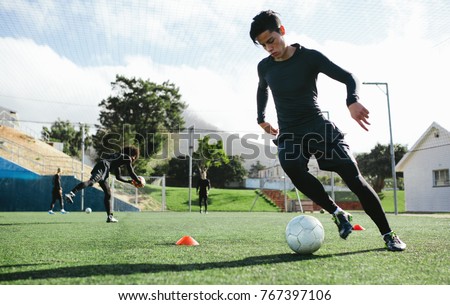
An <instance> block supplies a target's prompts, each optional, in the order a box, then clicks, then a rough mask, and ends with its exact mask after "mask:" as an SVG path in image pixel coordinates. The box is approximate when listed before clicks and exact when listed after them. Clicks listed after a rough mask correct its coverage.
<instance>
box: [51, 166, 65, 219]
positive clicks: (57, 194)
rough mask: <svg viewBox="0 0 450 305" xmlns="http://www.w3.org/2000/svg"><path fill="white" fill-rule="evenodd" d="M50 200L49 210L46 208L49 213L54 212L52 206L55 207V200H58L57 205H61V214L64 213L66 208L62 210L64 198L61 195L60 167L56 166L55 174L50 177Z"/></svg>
mask: <svg viewBox="0 0 450 305" xmlns="http://www.w3.org/2000/svg"><path fill="white" fill-rule="evenodd" d="M52 183H53V187H52V202H51V203H50V210H48V213H49V214H55V212H53V208H54V207H55V203H56V200H59V205H60V207H61V214H66V213H67V212H66V210H64V200H63V196H62V186H61V168H59V167H58V169H57V170H56V174H55V175H54V176H53V178H52Z"/></svg>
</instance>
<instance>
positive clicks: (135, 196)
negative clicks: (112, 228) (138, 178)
mask: <svg viewBox="0 0 450 305" xmlns="http://www.w3.org/2000/svg"><path fill="white" fill-rule="evenodd" d="M144 178H145V182H146V185H145V187H143V188H136V187H134V186H133V185H131V184H128V183H122V182H120V181H117V180H116V179H112V182H111V192H112V198H113V200H112V206H113V210H114V211H118V210H119V208H118V204H115V203H116V201H118V200H120V201H122V202H125V203H128V204H130V205H132V206H134V207H136V208H138V209H139V210H140V211H165V210H166V177H165V176H144Z"/></svg>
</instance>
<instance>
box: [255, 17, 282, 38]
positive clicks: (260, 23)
mask: <svg viewBox="0 0 450 305" xmlns="http://www.w3.org/2000/svg"><path fill="white" fill-rule="evenodd" d="M280 27H281V20H280V18H279V17H278V13H276V12H274V11H272V10H267V11H262V12H260V13H259V14H258V15H256V16H255V17H254V18H253V22H252V24H251V26H250V38H251V39H252V41H253V43H254V44H258V43H257V41H256V37H257V36H258V35H259V34H261V33H263V32H265V31H267V30H268V31H270V32H278V33H280Z"/></svg>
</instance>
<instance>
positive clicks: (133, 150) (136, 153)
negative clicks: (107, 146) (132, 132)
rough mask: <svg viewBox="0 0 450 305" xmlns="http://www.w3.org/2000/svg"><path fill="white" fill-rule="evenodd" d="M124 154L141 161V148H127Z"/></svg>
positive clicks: (124, 149)
mask: <svg viewBox="0 0 450 305" xmlns="http://www.w3.org/2000/svg"><path fill="white" fill-rule="evenodd" d="M122 152H123V153H124V154H125V155H127V156H130V157H134V156H135V157H136V160H137V159H139V148H137V147H135V146H125V147H124V148H123V150H122Z"/></svg>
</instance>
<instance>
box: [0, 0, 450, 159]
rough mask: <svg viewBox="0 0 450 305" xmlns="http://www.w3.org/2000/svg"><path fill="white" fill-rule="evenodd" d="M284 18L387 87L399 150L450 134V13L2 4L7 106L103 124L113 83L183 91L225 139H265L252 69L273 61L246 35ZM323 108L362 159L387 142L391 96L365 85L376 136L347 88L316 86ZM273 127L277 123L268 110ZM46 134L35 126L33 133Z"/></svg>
mask: <svg viewBox="0 0 450 305" xmlns="http://www.w3.org/2000/svg"><path fill="white" fill-rule="evenodd" d="M265 9H273V10H275V11H277V12H279V13H280V15H281V16H280V17H281V19H282V22H283V24H284V25H285V27H286V30H287V35H286V40H287V41H288V42H290V43H295V42H298V43H300V44H302V45H304V46H306V47H308V48H314V49H317V50H319V51H321V52H323V53H324V54H325V55H327V56H328V57H329V58H330V59H331V60H333V61H334V62H335V63H337V64H338V65H340V66H342V67H343V68H345V69H347V70H349V71H351V72H353V73H354V74H355V75H356V76H357V77H358V78H359V80H360V81H361V82H363V81H377V82H388V83H389V90H390V101H391V111H392V121H393V135H394V141H395V142H396V143H400V144H403V145H408V146H409V147H411V146H412V145H413V144H414V142H415V141H416V140H417V139H418V138H419V137H420V136H421V134H422V133H423V132H424V131H425V130H426V128H427V127H428V126H429V125H431V123H432V122H433V121H436V122H437V123H439V124H440V125H442V126H443V127H444V128H447V129H450V120H449V119H448V115H447V113H446V112H445V111H443V107H444V106H445V105H446V103H448V102H449V100H450V94H449V92H448V90H447V87H448V75H447V74H448V72H447V71H450V59H449V56H448V54H450V2H449V1H447V0H441V1H430V0H427V1H417V0H416V1H414V0H413V1H400V0H389V1H387V0H386V1H356V0H354V1H325V0H317V1H312V0H310V1H282V0H279V1H235V0H220V1H206V0H205V1H200V0H198V1H195V0H191V1H174V0H164V1H162V0H154V1H143V0H142V1H94V0H92V1H50V0H47V1H44V0H41V1H24V0H14V1H10V0H3V1H1V3H0V66H1V67H2V72H1V73H0V106H3V107H7V108H10V109H13V110H16V111H17V112H18V114H19V118H20V119H21V120H24V121H32V122H53V121H55V120H56V119H58V118H61V119H64V120H70V121H72V122H74V123H76V122H86V123H89V124H96V123H97V119H98V111H99V109H98V107H97V105H98V103H99V102H100V101H101V100H102V99H104V98H107V97H108V96H109V94H110V93H111V87H110V83H111V82H112V81H114V79H115V75H116V74H124V75H126V76H128V77H141V78H143V79H150V80H151V81H154V82H158V83H160V82H163V81H165V80H170V81H172V82H174V83H175V84H177V85H178V86H179V87H180V92H181V94H182V96H183V100H184V101H185V102H186V103H187V104H188V105H189V108H188V111H190V112H192V113H195V114H196V115H198V116H200V117H202V118H204V119H205V120H207V121H209V122H210V123H212V124H214V125H215V126H217V127H218V129H220V130H225V131H229V132H233V133H234V132H239V133H260V132H261V130H260V128H259V127H258V126H257V125H256V102H255V92H256V84H257V77H256V65H257V63H258V62H259V61H260V60H261V59H262V58H263V57H265V56H267V55H266V53H265V52H264V50H263V49H261V48H259V47H256V46H254V45H253V44H252V42H251V40H250V38H249V36H248V30H249V25H250V22H251V20H252V18H253V16H255V15H256V14H257V13H258V12H259V11H261V10H265ZM318 87H319V104H320V105H321V107H322V110H324V111H328V112H329V114H330V118H331V119H332V120H333V121H335V122H336V123H337V125H338V126H339V127H340V128H341V129H342V130H343V131H344V132H345V133H346V134H347V139H348V141H349V143H350V145H351V147H352V149H353V151H355V152H363V151H369V150H370V149H371V148H372V147H373V146H374V145H375V144H376V143H377V142H379V143H383V144H387V143H388V142H389V130H388V119H387V107H386V96H385V94H384V93H383V92H382V91H381V90H379V88H377V87H376V86H363V85H362V86H361V102H362V103H363V104H364V105H365V106H366V107H367V108H369V110H370V111H371V116H370V121H371V123H372V125H371V128H370V131H369V132H368V133H367V132H365V131H364V130H362V129H361V128H360V127H359V126H358V125H357V124H356V123H355V122H354V121H353V120H352V119H351V118H350V116H349V114H348V110H347V109H346V106H345V88H344V87H343V85H342V84H339V83H336V82H334V81H331V80H329V79H327V78H326V77H324V76H321V77H319V83H318ZM268 120H270V121H271V122H273V123H276V116H275V111H274V109H273V107H269V109H268ZM23 125H26V126H28V127H30V128H33V129H37V130H40V129H41V125H40V124H38V123H30V122H28V123H26V122H24V123H23Z"/></svg>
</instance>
